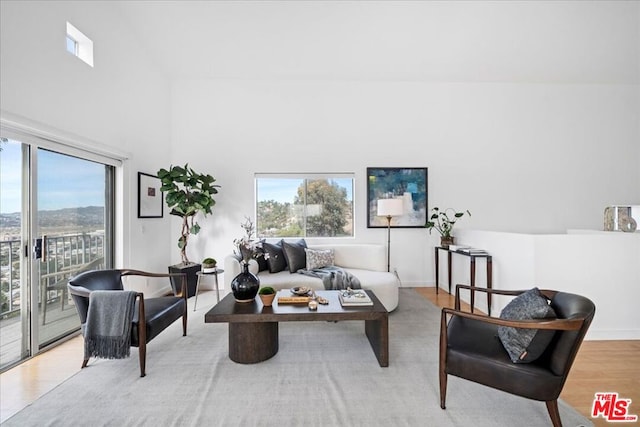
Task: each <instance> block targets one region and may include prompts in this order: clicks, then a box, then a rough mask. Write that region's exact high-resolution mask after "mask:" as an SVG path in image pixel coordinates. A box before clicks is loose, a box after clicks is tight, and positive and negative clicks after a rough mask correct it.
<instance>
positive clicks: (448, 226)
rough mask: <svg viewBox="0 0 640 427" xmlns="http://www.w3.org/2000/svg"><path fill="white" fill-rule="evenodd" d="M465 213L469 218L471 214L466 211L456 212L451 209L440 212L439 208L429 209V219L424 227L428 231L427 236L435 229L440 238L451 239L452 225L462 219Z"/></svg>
mask: <svg viewBox="0 0 640 427" xmlns="http://www.w3.org/2000/svg"><path fill="white" fill-rule="evenodd" d="M465 213H466V214H467V215H469V216H471V212H469V211H468V210H466V211H462V212H456V211H455V210H454V209H451V208H447V209H444V210H440V208H438V207H434V208H433V209H431V217H430V218H429V221H427V225H425V227H426V228H427V229H428V230H429V234H431V231H433V230H434V229H435V230H436V231H437V232H438V233H440V235H441V236H442V237H451V230H453V225H454V224H455V223H456V221H457V220H458V219H460V218H462V217H463V216H464V214H465Z"/></svg>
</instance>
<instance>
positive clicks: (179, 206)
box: [158, 164, 220, 265]
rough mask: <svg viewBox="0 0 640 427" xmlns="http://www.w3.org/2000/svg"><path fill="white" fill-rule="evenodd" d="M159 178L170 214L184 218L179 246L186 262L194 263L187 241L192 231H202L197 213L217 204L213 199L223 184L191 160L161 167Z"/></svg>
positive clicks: (184, 263)
mask: <svg viewBox="0 0 640 427" xmlns="http://www.w3.org/2000/svg"><path fill="white" fill-rule="evenodd" d="M158 178H160V181H161V182H162V187H161V190H162V191H163V192H164V193H165V201H166V204H167V206H168V207H169V209H170V210H171V211H170V214H171V215H176V216H179V217H181V218H182V228H181V230H180V237H179V238H178V248H180V257H181V258H182V264H183V265H187V264H190V261H189V258H188V257H187V242H188V239H189V235H190V234H194V235H195V234H198V232H199V231H200V225H199V224H198V223H197V222H196V221H195V216H196V214H197V213H202V214H203V215H204V216H207V215H208V214H211V209H212V208H213V206H214V205H215V204H216V201H215V200H214V199H213V196H214V195H215V194H218V188H220V186H219V185H216V184H214V182H215V181H216V180H215V178H214V177H213V176H211V175H209V174H201V173H197V172H195V171H194V170H193V169H192V168H190V167H189V164H185V165H184V167H181V166H171V167H169V169H168V170H167V169H164V168H162V169H160V170H159V171H158Z"/></svg>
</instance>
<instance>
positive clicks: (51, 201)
mask: <svg viewBox="0 0 640 427" xmlns="http://www.w3.org/2000/svg"><path fill="white" fill-rule="evenodd" d="M21 165H22V160H21V150H20V144H19V143H17V142H15V141H14V142H12V141H10V142H9V143H8V144H5V143H3V144H2V151H1V152H0V212H2V213H13V212H19V211H20V192H21V184H20V183H21V174H20V170H21ZM104 179H105V178H104V165H102V164H100V163H94V162H90V161H87V160H82V159H78V158H75V157H71V156H66V155H63V154H59V153H54V152H50V151H47V150H43V149H39V150H38V190H39V197H38V205H39V206H38V209H40V210H55V209H62V208H73V207H83V206H104Z"/></svg>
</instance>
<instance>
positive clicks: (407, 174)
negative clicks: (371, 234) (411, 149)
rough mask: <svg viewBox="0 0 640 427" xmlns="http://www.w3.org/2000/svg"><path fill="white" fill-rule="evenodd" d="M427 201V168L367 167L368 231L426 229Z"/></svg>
mask: <svg viewBox="0 0 640 427" xmlns="http://www.w3.org/2000/svg"><path fill="white" fill-rule="evenodd" d="M427 199H428V197H427V168H367V228H381V227H384V228H386V227H387V224H388V222H387V221H388V218H387V215H389V216H390V217H391V221H390V222H389V224H390V226H391V227H397V228H403V227H404V228H420V227H424V226H425V225H426V224H427ZM379 210H383V211H384V210H388V212H382V211H379Z"/></svg>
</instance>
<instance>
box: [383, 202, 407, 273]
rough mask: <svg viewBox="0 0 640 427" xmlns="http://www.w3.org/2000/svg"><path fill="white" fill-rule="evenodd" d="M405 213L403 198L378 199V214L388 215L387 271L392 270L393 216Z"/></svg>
mask: <svg viewBox="0 0 640 427" xmlns="http://www.w3.org/2000/svg"><path fill="white" fill-rule="evenodd" d="M403 213H404V203H403V202H402V199H378V216H386V217H387V271H391V218H392V217H394V216H400V215H402V214H403Z"/></svg>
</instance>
